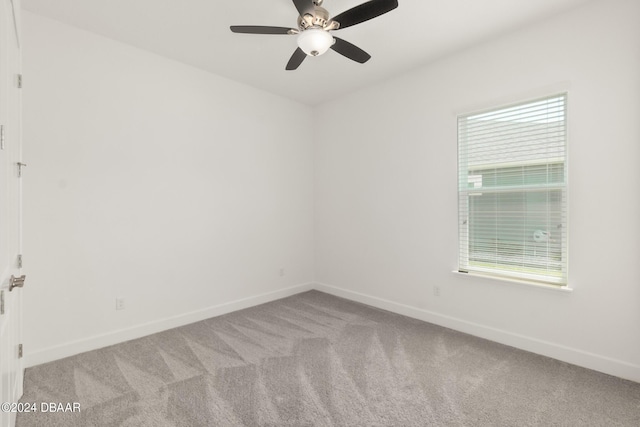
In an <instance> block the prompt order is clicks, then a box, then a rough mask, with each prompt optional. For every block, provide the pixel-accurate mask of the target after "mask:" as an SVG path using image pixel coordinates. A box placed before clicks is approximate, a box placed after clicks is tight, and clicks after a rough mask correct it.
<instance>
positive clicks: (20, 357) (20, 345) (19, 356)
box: [18, 344, 22, 359]
mask: <svg viewBox="0 0 640 427" xmlns="http://www.w3.org/2000/svg"><path fill="white" fill-rule="evenodd" d="M18 359H22V344H18Z"/></svg>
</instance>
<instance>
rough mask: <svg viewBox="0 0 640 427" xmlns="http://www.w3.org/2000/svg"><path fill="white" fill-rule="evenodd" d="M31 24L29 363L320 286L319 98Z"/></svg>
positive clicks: (47, 23) (27, 40) (45, 23)
mask: <svg viewBox="0 0 640 427" xmlns="http://www.w3.org/2000/svg"><path fill="white" fill-rule="evenodd" d="M23 27H24V28H23V34H24V46H23V50H24V58H23V62H24V80H25V87H24V89H23V108H24V123H23V128H24V159H25V163H27V164H28V173H26V176H25V178H24V192H25V193H24V194H25V197H24V255H25V272H26V273H27V277H28V281H27V286H26V287H25V289H24V296H25V304H24V335H25V337H24V344H25V349H26V352H27V355H28V358H27V364H28V365H33V364H37V363H41V362H45V361H48V360H52V359H55V358H59V357H62V356H67V355H69V354H72V353H75V352H79V351H83V350H87V349H91V348H95V347H99V346H102V345H106V344H111V343H113V342H117V341H119V340H122V339H127V338H132V337H134V336H139V335H142V334H145V333H150V332H154V331H156V330H159V329H163V328H167V327H170V326H176V325H178V324H181V323H185V322H189V321H195V320H199V319H200V318H206V317H210V316H212V315H214V314H219V313H221V312H224V311H228V310H231V309H237V308H240V307H243V306H246V305H251V304H255V303H259V302H262V301H266V300H269V299H274V298H278V297H282V296H285V295H287V294H290V293H295V292H297V291H299V290H301V289H307V288H309V286H310V285H309V283H310V282H311V280H312V278H313V277H312V276H313V224H312V221H313V169H312V167H313V161H312V145H311V142H310V141H305V140H304V139H301V138H300V137H299V135H302V134H304V130H305V129H307V128H308V127H309V125H310V123H311V110H310V108H308V107H305V106H303V105H300V104H298V103H295V102H292V101H288V100H285V99H283V98H279V97H276V96H273V95H270V94H267V93H265V92H261V91H258V90H256V89H253V88H250V87H247V86H244V85H241V84H238V83H235V82H232V81H230V80H227V79H223V78H220V77H217V76H215V75H212V74H209V73H206V72H203V71H200V70H197V69H195V68H191V67H188V66H185V65H181V64H179V63H177V62H174V61H171V60H168V59H165V58H162V57H159V56H156V55H153V54H150V53H147V52H144V51H141V50H138V49H135V48H132V47H129V46H126V45H123V44H120V43H117V42H114V41H111V40H108V39H105V38H102V37H99V36H96V35H93V34H90V33H87V32H83V31H80V30H77V29H74V28H71V27H69V26H66V25H62V24H60V23H57V22H55V21H51V20H48V19H45V18H42V17H39V16H37V15H34V14H31V13H26V12H25V13H24V15H23ZM212 54H214V53H212ZM280 268H284V269H285V274H284V276H282V277H281V276H280V274H279V273H280V271H279V270H280ZM299 285H301V286H299ZM116 297H123V298H125V304H126V308H125V310H123V311H116V310H115V300H116Z"/></svg>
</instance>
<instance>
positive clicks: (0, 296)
mask: <svg viewBox="0 0 640 427" xmlns="http://www.w3.org/2000/svg"><path fill="white" fill-rule="evenodd" d="M0 314H4V291H0Z"/></svg>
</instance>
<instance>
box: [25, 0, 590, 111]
mask: <svg viewBox="0 0 640 427" xmlns="http://www.w3.org/2000/svg"><path fill="white" fill-rule="evenodd" d="M587 1H589V0H399V7H398V8H397V9H395V10H393V11H391V12H389V13H387V14H385V15H382V16H380V17H378V18H375V19H373V20H370V21H367V22H364V23H362V24H359V25H356V26H353V27H349V28H345V29H344V30H339V31H337V32H336V36H339V37H340V38H343V39H345V40H347V41H349V42H351V43H353V44H355V45H357V46H359V47H360V48H362V49H364V50H365V51H367V52H368V53H369V54H371V56H372V58H371V60H370V61H369V62H367V63H366V64H364V65H362V64H358V63H356V62H353V61H351V60H349V59H347V58H345V57H343V56H341V55H339V54H337V53H335V52H333V51H329V52H327V53H326V54H325V55H323V56H320V57H316V58H307V59H306V60H305V61H304V62H303V64H302V65H301V66H300V68H299V69H298V70H296V71H285V65H286V63H287V61H288V60H289V57H290V56H291V54H292V53H293V51H294V50H295V49H296V47H297V45H296V37H295V36H287V35H246V34H234V33H232V32H231V31H230V30H229V26H230V25H271V26H281V27H293V28H295V27H296V19H297V11H296V9H295V7H294V5H293V3H292V1H291V0H225V1H223V0H215V1H213V0H178V1H176V0H108V1H105V0H54V1H52V0H22V7H23V8H24V9H26V10H28V11H30V12H34V13H37V14H40V15H44V16H48V17H50V18H53V19H56V20H59V21H62V22H65V23H67V24H70V25H73V26H76V27H79V28H81V29H85V30H88V31H92V32H94V33H97V34H101V35H103V36H106V37H109V38H112V39H115V40H118V41H121V42H124V43H127V44H130V45H133V46H136V47H139V48H142V49H146V50H149V51H151V52H155V53H157V54H160V55H163V56H166V57H169V58H173V59H175V60H178V61H181V62H184V63H186V64H190V65H193V66H195V67H198V68H202V69H204V70H208V71H211V72H213V73H215V74H218V75H221V76H225V77H228V78H230V79H233V80H236V81H239V82H243V83H246V84H249V85H251V86H254V87H257V88H260V89H264V90H266V91H269V92H272V93H276V94H279V95H282V96H285V97H287V98H291V99H294V100H297V101H301V102H303V103H306V104H309V105H315V104H318V103H321V102H325V101H327V100H330V99H332V98H335V97H339V96H340V95H341V94H344V93H347V92H352V91H354V90H357V89H359V88H361V87H364V86H367V85H369V84H372V83H374V82H377V81H380V80H383V79H386V78H389V77H391V76H394V75H397V74H400V73H403V72H406V71H408V70H410V69H411V68H414V67H416V66H419V65H422V64H425V63H428V62H430V61H433V60H435V59H437V58H439V57H442V56H445V55H447V54H450V53H452V52H455V51H457V50H461V49H464V48H466V47H469V46H472V45H474V44H477V43H479V42H482V41H485V40H488V39H491V38H494V37H498V36H500V35H501V34H504V33H506V32H509V31H513V30H515V29H517V28H520V27H522V26H525V25H527V24H530V23H532V22H535V21H538V20H541V19H544V18H547V17H549V16H552V15H554V14H558V13H561V12H563V11H565V10H568V9H570V8H574V7H576V6H579V5H580V4H582V3H586V2H587ZM363 2H364V0H325V1H324V4H323V7H324V8H325V9H327V10H328V11H329V13H330V15H331V16H335V15H337V14H339V13H341V12H343V11H345V10H347V9H350V8H351V7H353V6H357V5H358V4H360V3H363Z"/></svg>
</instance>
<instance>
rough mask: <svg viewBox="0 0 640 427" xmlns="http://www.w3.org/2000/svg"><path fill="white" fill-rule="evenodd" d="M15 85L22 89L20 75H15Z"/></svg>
mask: <svg viewBox="0 0 640 427" xmlns="http://www.w3.org/2000/svg"><path fill="white" fill-rule="evenodd" d="M16 84H17V86H18V89H22V74H18V75H17V79H16Z"/></svg>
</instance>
